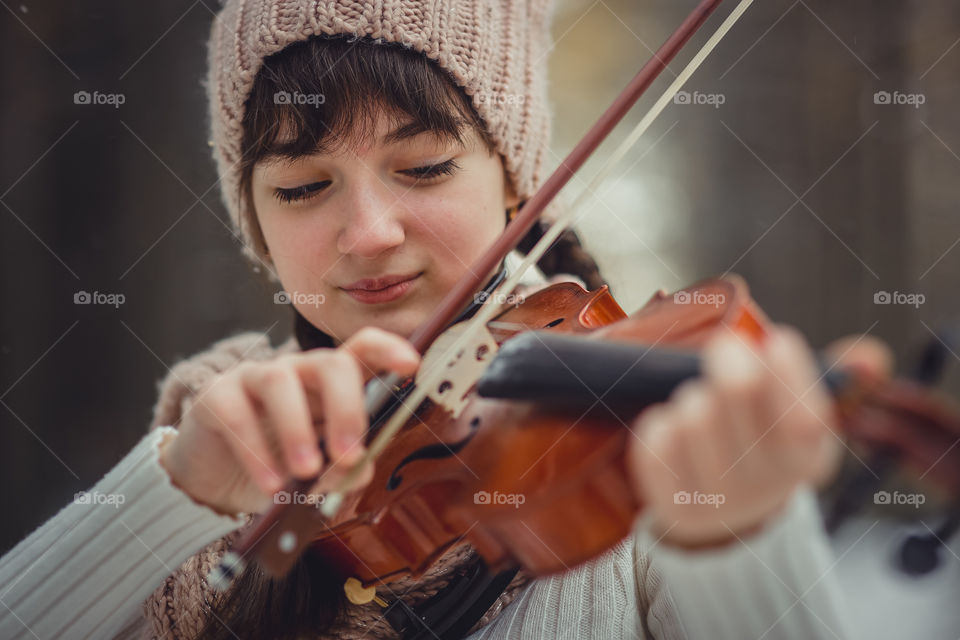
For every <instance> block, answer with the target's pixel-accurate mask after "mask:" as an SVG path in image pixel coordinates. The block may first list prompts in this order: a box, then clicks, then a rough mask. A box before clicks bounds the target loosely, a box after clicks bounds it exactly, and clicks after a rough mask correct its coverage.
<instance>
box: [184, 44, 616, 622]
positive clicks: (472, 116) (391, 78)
mask: <svg viewBox="0 0 960 640" xmlns="http://www.w3.org/2000/svg"><path fill="white" fill-rule="evenodd" d="M281 92H287V93H288V94H290V95H292V94H293V93H294V92H298V93H299V94H302V95H322V96H324V99H323V101H313V102H310V103H302V102H298V101H294V100H289V101H287V100H277V99H276V96H277V95H278V94H281ZM371 97H372V98H373V102H374V105H373V106H378V107H380V108H381V109H382V113H383V114H384V115H387V116H388V117H392V118H394V119H395V120H396V122H395V124H400V122H405V121H409V122H410V124H409V126H408V127H405V130H406V131H407V132H408V133H410V134H415V133H420V132H424V131H426V132H432V133H434V134H435V135H437V136H439V137H441V138H449V139H454V140H457V141H460V142H462V141H463V132H464V130H465V129H464V127H471V128H473V129H474V130H475V131H476V132H477V134H478V135H479V137H480V138H481V140H482V141H483V143H484V144H485V145H486V147H487V148H488V150H489V151H490V152H491V153H494V152H495V146H494V143H493V141H492V140H491V138H490V136H489V134H488V133H487V131H486V128H485V125H484V123H483V121H482V120H481V119H480V117H479V115H478V114H477V113H476V112H475V111H474V109H473V107H472V106H471V104H470V101H469V98H468V97H467V95H466V94H465V93H464V92H463V91H462V90H460V89H458V87H457V86H456V84H455V83H454V81H453V79H452V77H450V76H449V75H448V74H447V73H446V72H445V71H444V70H443V69H442V68H441V67H439V66H438V65H436V64H435V63H433V62H432V61H430V60H429V59H427V58H426V57H425V56H424V55H422V54H420V53H417V52H415V51H412V50H409V49H406V48H404V47H402V46H400V45H393V44H384V43H375V42H373V41H371V40H369V39H364V38H360V39H348V38H346V37H342V36H340V37H329V36H315V37H312V38H310V39H308V40H306V41H304V42H299V43H295V44H291V45H289V46H288V47H285V48H284V49H283V50H282V51H280V52H279V53H277V54H274V55H272V56H270V57H268V58H266V59H265V60H264V64H263V67H262V68H261V70H260V72H259V73H258V74H257V76H256V78H255V79H254V83H253V87H252V90H251V92H250V96H249V98H248V99H247V102H246V104H245V110H244V117H243V132H244V133H243V140H242V143H241V144H242V149H241V151H242V156H241V158H242V159H241V162H240V167H239V169H240V184H239V188H240V197H241V201H245V204H246V206H245V207H243V209H244V210H245V211H248V212H249V213H250V215H252V216H253V218H254V219H253V220H249V221H248V227H249V229H250V230H251V238H252V241H253V242H254V243H255V245H256V244H257V243H259V246H255V249H257V250H258V251H262V250H263V249H264V248H265V247H264V245H263V237H262V232H261V230H260V226H259V224H258V223H257V221H256V219H255V218H256V215H255V213H254V209H253V198H252V193H251V183H252V175H253V168H254V166H255V165H256V164H257V162H259V161H260V160H262V159H264V158H267V157H272V156H276V157H280V158H286V159H291V160H292V159H296V158H299V157H302V156H305V155H309V154H311V153H315V152H317V151H321V150H334V149H336V148H337V146H338V145H341V144H344V143H346V142H347V141H354V140H356V139H357V137H361V138H362V137H363V136H366V135H369V134H370V133H372V127H373V125H374V124H375V116H376V115H378V114H377V112H376V110H375V109H371V106H372V105H371V104H370V100H371ZM542 233H543V230H542V227H540V226H539V225H538V226H537V227H535V228H534V229H533V230H532V231H531V233H530V234H529V235H528V236H527V238H525V240H524V244H523V245H522V246H521V249H522V250H528V249H529V247H530V246H532V244H533V242H535V241H536V239H538V238H539V236H540V235H542ZM540 265H541V268H543V269H544V271H545V272H546V273H547V274H548V275H551V274H554V273H559V272H566V273H573V274H574V275H577V276H579V277H580V278H582V279H583V280H584V281H585V282H586V283H587V284H588V285H589V286H591V287H596V286H599V284H602V279H601V278H600V276H599V272H598V270H597V267H596V263H595V262H594V261H593V260H592V258H590V257H589V255H588V254H587V253H586V252H585V251H584V250H583V249H582V247H581V246H580V243H579V241H578V240H577V238H576V235H575V234H574V233H573V232H572V231H571V232H567V233H566V234H565V235H564V236H562V237H561V238H560V239H559V240H558V241H557V243H555V245H554V247H553V249H551V251H550V252H549V253H548V254H547V255H546V256H545V257H544V259H543V260H542V261H541V263H540ZM301 324H302V323H301ZM297 332H298V335H297V337H298V339H299V340H300V344H301V345H305V344H308V343H309V344H313V345H315V346H330V342H329V337H327V336H325V334H322V332H320V331H319V330H317V329H316V328H314V327H312V325H311V326H310V327H309V328H306V329H305V328H304V327H303V326H298V328H297ZM307 334H310V335H307ZM343 578H344V576H339V575H338V574H337V573H336V572H335V571H333V570H332V569H331V568H329V567H327V566H326V565H325V564H324V562H323V560H322V559H321V558H319V557H317V556H316V554H313V553H312V552H310V551H308V552H307V553H306V554H304V555H303V556H302V557H301V558H300V560H298V561H297V563H296V565H295V566H294V569H293V570H292V571H291V572H290V573H289V574H288V575H287V576H286V577H284V578H282V579H274V578H271V577H269V576H267V575H266V574H264V573H263V572H262V571H260V570H259V569H258V568H257V567H256V566H255V565H251V567H250V568H248V569H247V570H245V571H243V572H242V573H241V574H240V576H238V578H237V579H236V580H235V582H234V584H233V585H232V586H231V588H230V590H229V591H228V592H227V593H226V594H225V595H224V596H218V597H216V598H215V599H214V601H213V602H211V603H208V604H209V605H210V606H211V610H210V612H209V615H208V616H207V620H206V624H205V626H204V628H203V630H201V632H200V634H199V636H198V638H203V639H204V640H215V639H221V638H222V639H224V640H226V639H228V638H234V637H235V635H234V634H235V633H237V631H235V630H242V633H243V637H244V638H268V637H269V638H271V639H276V640H287V639H290V640H293V639H295V638H298V637H300V636H303V635H313V636H316V635H320V634H323V633H324V632H326V631H328V630H329V629H330V628H331V626H333V625H334V624H335V623H336V622H337V620H338V618H339V617H340V615H341V613H342V611H343V609H344V606H345V598H344V594H343V588H342V585H343Z"/></svg>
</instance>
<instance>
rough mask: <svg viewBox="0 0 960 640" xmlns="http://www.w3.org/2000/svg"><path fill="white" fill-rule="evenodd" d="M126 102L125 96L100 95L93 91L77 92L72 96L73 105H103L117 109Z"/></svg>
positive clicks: (119, 94)
mask: <svg viewBox="0 0 960 640" xmlns="http://www.w3.org/2000/svg"><path fill="white" fill-rule="evenodd" d="M126 101H127V96H125V95H124V94H122V93H100V92H99V91H94V92H93V93H91V92H89V91H77V92H76V93H74V94H73V104H105V105H109V106H111V107H113V108H114V109H119V108H120V105H122V104H123V103H124V102H126Z"/></svg>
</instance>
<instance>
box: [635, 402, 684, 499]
mask: <svg viewBox="0 0 960 640" xmlns="http://www.w3.org/2000/svg"><path fill="white" fill-rule="evenodd" d="M674 426H675V425H674V422H673V420H672V412H671V410H670V407H669V405H667V404H658V405H654V406H652V407H650V408H648V409H646V410H645V411H644V412H643V413H641V414H640V415H639V417H638V418H637V419H636V420H635V421H634V423H633V432H634V435H635V438H634V439H633V441H632V442H631V443H630V459H631V461H632V464H631V465H630V470H631V475H632V476H633V478H634V484H635V485H636V486H638V487H639V488H640V492H641V497H642V498H643V500H644V501H646V502H655V497H656V495H657V494H661V495H663V494H664V493H665V492H667V491H668V489H670V490H671V491H670V493H672V490H676V488H677V487H678V483H679V482H680V481H681V480H682V479H684V478H689V477H690V476H691V474H692V473H693V470H692V469H691V468H690V466H689V461H688V460H687V459H686V458H685V457H684V456H683V455H682V451H681V448H680V443H679V439H678V438H677V436H676V433H675V429H674Z"/></svg>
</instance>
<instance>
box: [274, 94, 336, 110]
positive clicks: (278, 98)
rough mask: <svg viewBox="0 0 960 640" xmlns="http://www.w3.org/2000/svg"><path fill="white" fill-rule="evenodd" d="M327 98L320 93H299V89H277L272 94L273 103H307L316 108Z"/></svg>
mask: <svg viewBox="0 0 960 640" xmlns="http://www.w3.org/2000/svg"><path fill="white" fill-rule="evenodd" d="M326 101H327V99H326V97H325V96H324V95H323V94H322V93H300V92H299V91H292V92H291V91H277V92H276V93H274V94H273V104H290V105H294V104H296V105H301V104H303V105H309V106H311V107H313V108H314V109H316V108H317V107H319V106H320V105H322V104H323V103H324V102H326Z"/></svg>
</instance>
